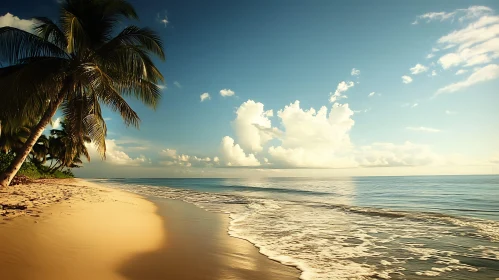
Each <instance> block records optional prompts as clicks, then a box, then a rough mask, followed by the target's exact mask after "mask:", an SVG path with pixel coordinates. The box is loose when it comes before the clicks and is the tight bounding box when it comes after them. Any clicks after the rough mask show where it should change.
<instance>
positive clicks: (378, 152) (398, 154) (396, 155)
mask: <svg viewBox="0 0 499 280" xmlns="http://www.w3.org/2000/svg"><path fill="white" fill-rule="evenodd" d="M356 160H357V161H358V162H359V165H360V166H364V167H387V166H421V165H429V164H432V163H436V162H437V161H438V157H437V156H436V155H435V154H434V153H433V152H432V151H431V149H430V147H428V146H425V145H418V144H414V143H411V142H405V143H404V144H402V145H396V144H393V143H373V144H371V145H369V146H362V147H360V148H359V150H358V151H357V156H356Z"/></svg>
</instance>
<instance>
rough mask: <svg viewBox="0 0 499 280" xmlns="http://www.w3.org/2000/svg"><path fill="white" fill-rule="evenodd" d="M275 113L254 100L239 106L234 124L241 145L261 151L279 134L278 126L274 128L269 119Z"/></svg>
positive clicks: (254, 150)
mask: <svg viewBox="0 0 499 280" xmlns="http://www.w3.org/2000/svg"><path fill="white" fill-rule="evenodd" d="M273 114H274V113H273V111H272V110H268V111H265V110H264V106H263V104H262V103H260V102H255V101H253V100H248V101H246V102H244V103H243V104H241V106H239V108H238V109H237V111H236V115H237V116H236V119H235V120H234V121H233V122H232V126H233V128H234V130H235V133H236V136H237V140H238V143H239V144H240V145H241V147H243V148H244V149H245V150H250V151H253V152H260V151H262V149H263V145H264V144H265V143H267V142H268V141H270V140H271V139H272V138H274V137H275V136H276V135H278V134H279V130H278V129H277V128H272V123H271V121H270V119H269V117H271V116H273Z"/></svg>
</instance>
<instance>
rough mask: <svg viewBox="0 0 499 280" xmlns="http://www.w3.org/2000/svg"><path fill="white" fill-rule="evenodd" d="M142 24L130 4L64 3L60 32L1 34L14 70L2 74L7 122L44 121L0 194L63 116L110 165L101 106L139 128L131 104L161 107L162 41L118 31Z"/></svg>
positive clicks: (0, 113) (2, 116) (144, 31)
mask: <svg viewBox="0 0 499 280" xmlns="http://www.w3.org/2000/svg"><path fill="white" fill-rule="evenodd" d="M137 18H138V17H137V14H136V12H135V10H134V9H133V7H132V6H131V5H130V4H129V3H128V2H126V1H124V0H64V1H62V3H61V10H60V17H59V24H56V23H54V22H52V21H51V20H50V19H48V18H45V17H38V18H35V20H36V21H37V22H38V24H37V25H36V27H35V29H34V30H35V32H36V35H35V34H31V33H29V32H26V31H23V30H19V29H16V28H13V27H2V28H0V63H1V62H4V63H5V64H4V65H8V66H6V67H4V68H0V89H1V90H0V100H1V102H0V120H1V121H2V124H4V123H9V122H14V121H19V120H33V119H35V120H37V124H36V125H35V126H34V128H33V129H32V133H31V134H30V136H29V137H28V138H27V140H26V141H25V142H24V145H23V147H22V149H21V150H20V152H19V153H17V154H16V157H15V160H14V161H13V163H12V164H11V166H10V167H9V168H8V169H7V170H6V171H5V173H3V174H2V175H0V186H7V185H8V184H9V183H10V181H11V180H12V178H13V177H14V175H15V174H16V173H17V171H18V170H19V168H20V167H21V165H22V163H23V162H24V160H25V159H26V157H27V156H28V154H29V153H30V151H31V149H32V147H33V145H35V143H36V142H37V139H38V138H39V137H40V135H41V134H42V132H43V130H44V129H45V127H46V126H47V124H48V123H49V122H50V120H51V118H52V117H53V116H54V115H55V113H56V111H57V110H58V109H59V108H61V109H62V110H61V113H62V114H63V115H64V118H65V119H66V122H67V123H66V125H67V128H68V133H69V135H70V137H71V138H74V141H73V142H75V143H78V142H84V141H83V136H84V135H88V136H89V137H90V139H91V140H92V142H93V143H94V144H95V145H96V147H97V150H98V151H99V153H100V154H101V155H102V157H104V156H105V151H106V146H105V136H106V131H107V130H106V124H105V122H104V119H103V117H102V114H101V104H103V105H105V106H108V107H109V108H110V109H112V110H114V111H116V112H119V113H120V114H121V117H122V118H123V120H124V122H125V124H126V125H134V126H136V127H138V124H139V121H140V119H139V117H138V115H137V114H136V113H135V111H134V110H133V109H132V108H131V107H130V106H129V105H128V103H127V102H126V100H125V97H127V96H132V97H135V98H137V99H139V100H140V101H142V102H143V103H145V104H146V105H148V106H150V107H152V108H155V107H156V105H157V103H158V101H159V98H160V96H161V91H160V89H159V87H158V86H157V84H158V83H160V82H162V81H163V76H162V75H161V73H160V72H159V70H158V69H157V68H156V66H155V65H154V63H153V61H152V59H151V55H156V56H158V57H159V58H160V59H162V60H164V58H165V55H164V52H163V47H162V43H161V40H160V38H159V36H158V35H157V34H156V33H155V32H153V31H152V30H150V29H148V28H139V27H136V26H128V27H126V28H125V29H123V30H122V31H121V32H119V33H116V32H115V30H114V28H115V27H116V26H117V25H118V23H119V22H120V20H122V19H137ZM114 34H115V36H114V37H113V35H114Z"/></svg>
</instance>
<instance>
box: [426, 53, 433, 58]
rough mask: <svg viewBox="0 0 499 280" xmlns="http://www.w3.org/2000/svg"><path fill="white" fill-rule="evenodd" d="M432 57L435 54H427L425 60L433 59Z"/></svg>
mask: <svg viewBox="0 0 499 280" xmlns="http://www.w3.org/2000/svg"><path fill="white" fill-rule="evenodd" d="M434 56H435V54H434V53H429V54H428V55H427V56H426V58H427V59H430V58H433V57H434Z"/></svg>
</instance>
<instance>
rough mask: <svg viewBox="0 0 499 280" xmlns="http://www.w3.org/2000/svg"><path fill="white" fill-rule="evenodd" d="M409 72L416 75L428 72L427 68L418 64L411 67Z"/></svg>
mask: <svg viewBox="0 0 499 280" xmlns="http://www.w3.org/2000/svg"><path fill="white" fill-rule="evenodd" d="M409 70H410V71H411V74H413V75H417V74H420V73H423V72H426V71H428V67H426V66H424V65H422V64H419V63H418V64H416V66H414V67H412V68H411V69H409Z"/></svg>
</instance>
